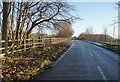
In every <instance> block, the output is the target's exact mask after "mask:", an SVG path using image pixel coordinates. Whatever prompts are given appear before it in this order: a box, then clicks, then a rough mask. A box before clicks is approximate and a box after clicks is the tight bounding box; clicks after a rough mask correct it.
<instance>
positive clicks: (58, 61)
mask: <svg viewBox="0 0 120 82" xmlns="http://www.w3.org/2000/svg"><path fill="white" fill-rule="evenodd" d="M72 42H73V41H72ZM72 46H73V43H71V46H70V47H69V48H68V50H67V51H66V52H64V53H63V55H61V57H60V58H58V60H57V61H56V62H55V63H54V64H53V65H52V66H55V65H56V64H57V63H58V62H59V61H60V60H61V59H62V58H63V56H64V55H65V54H66V53H67V52H68V51H70V49H71V48H72Z"/></svg>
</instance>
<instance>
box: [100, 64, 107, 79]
mask: <svg viewBox="0 0 120 82" xmlns="http://www.w3.org/2000/svg"><path fill="white" fill-rule="evenodd" d="M98 70H99V71H100V73H101V75H102V77H103V79H104V80H107V79H106V77H105V75H104V74H103V72H102V70H101V69H100V67H99V66H98Z"/></svg>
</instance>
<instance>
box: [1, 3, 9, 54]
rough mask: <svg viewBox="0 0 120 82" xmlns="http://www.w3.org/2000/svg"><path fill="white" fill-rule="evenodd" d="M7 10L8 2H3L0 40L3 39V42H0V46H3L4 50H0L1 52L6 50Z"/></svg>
mask: <svg viewBox="0 0 120 82" xmlns="http://www.w3.org/2000/svg"><path fill="white" fill-rule="evenodd" d="M8 10H9V2H3V22H2V23H3V24H2V40H5V42H4V43H2V47H4V48H5V50H3V51H2V52H3V53H6V51H7V39H8V38H7V29H8V14H9V13H8Z"/></svg>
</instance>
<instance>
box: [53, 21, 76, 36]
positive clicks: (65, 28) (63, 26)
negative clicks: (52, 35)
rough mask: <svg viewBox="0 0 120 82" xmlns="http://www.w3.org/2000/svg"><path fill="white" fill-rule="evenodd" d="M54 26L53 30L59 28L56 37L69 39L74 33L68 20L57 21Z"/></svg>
mask: <svg viewBox="0 0 120 82" xmlns="http://www.w3.org/2000/svg"><path fill="white" fill-rule="evenodd" d="M54 26H55V28H59V29H58V30H57V34H56V36H57V37H71V36H72V35H73V33H74V31H73V29H72V27H71V22H70V21H69V20H66V21H59V22H57V23H56V25H54Z"/></svg>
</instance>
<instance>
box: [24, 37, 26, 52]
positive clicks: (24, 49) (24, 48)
mask: <svg viewBox="0 0 120 82" xmlns="http://www.w3.org/2000/svg"><path fill="white" fill-rule="evenodd" d="M24 51H26V39H25V40H24Z"/></svg>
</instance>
